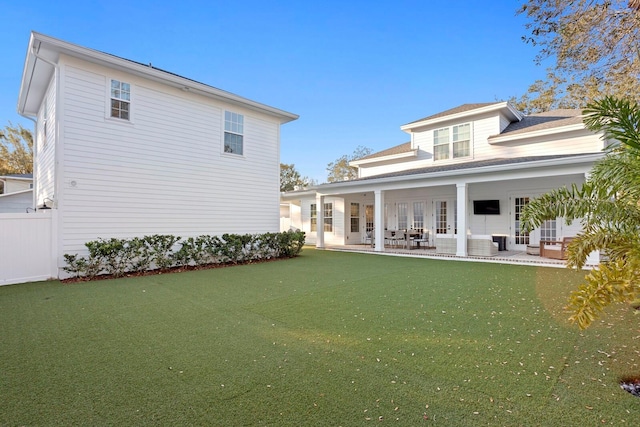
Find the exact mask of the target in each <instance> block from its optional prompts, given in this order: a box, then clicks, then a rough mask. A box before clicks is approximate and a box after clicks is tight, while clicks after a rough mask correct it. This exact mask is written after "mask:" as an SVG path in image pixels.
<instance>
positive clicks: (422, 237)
mask: <svg viewBox="0 0 640 427" xmlns="http://www.w3.org/2000/svg"><path fill="white" fill-rule="evenodd" d="M411 242H412V244H413V243H415V244H416V246H417V248H418V249H420V245H421V244H422V243H424V246H425V247H427V246H429V231H425V232H424V233H422V234H421V235H420V236H418V237H416V238H414V239H412V240H411Z"/></svg>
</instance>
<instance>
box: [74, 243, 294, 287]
mask: <svg viewBox="0 0 640 427" xmlns="http://www.w3.org/2000/svg"><path fill="white" fill-rule="evenodd" d="M304 241H305V233H304V232H303V231H287V232H283V233H263V234H223V235H222V236H208V235H203V236H198V237H189V238H186V239H183V238H181V237H179V236H173V235H167V234H154V235H152V236H144V237H134V238H132V239H117V238H110V239H102V238H99V239H98V240H92V241H90V242H87V243H85V246H86V248H87V251H88V253H87V255H86V256H79V255H78V254H64V259H65V262H66V266H65V267H63V270H64V271H66V272H67V273H69V274H70V275H71V277H73V278H80V277H83V278H88V279H93V278H95V277H96V276H99V275H105V274H106V275H111V276H114V277H120V276H123V275H125V274H128V273H129V274H130V273H142V272H145V271H151V270H166V269H169V268H172V267H199V266H207V265H219V264H244V263H250V262H256V261H264V260H269V259H276V258H293V257H296V256H298V255H299V254H300V252H301V251H302V247H303V246H304Z"/></svg>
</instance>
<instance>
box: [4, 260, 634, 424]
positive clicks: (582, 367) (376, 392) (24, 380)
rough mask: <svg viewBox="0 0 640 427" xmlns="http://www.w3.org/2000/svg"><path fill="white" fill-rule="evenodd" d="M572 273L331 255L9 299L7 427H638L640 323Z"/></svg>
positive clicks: (15, 291)
mask: <svg viewBox="0 0 640 427" xmlns="http://www.w3.org/2000/svg"><path fill="white" fill-rule="evenodd" d="M582 276H583V274H582V273H576V272H571V271H568V270H562V269H551V268H539V267H530V266H512V265H499V264H488V263H470V262H456V261H440V260H428V259H414V258H400V257H386V256H377V255H365V254H351V253H337V252H328V251H316V250H314V249H309V248H305V250H304V251H303V253H302V255H301V256H300V257H298V258H295V259H291V260H286V261H278V262H271V263H264V264H254V265H246V266H237V267H231V268H222V269H213V270H206V271H194V272H188V273H181V274H167V275H156V276H147V277H141V278H124V279H118V280H104V281H96V282H91V283H76V284H61V283H59V282H47V283H31V284H24V285H14V286H4V287H0V322H1V323H0V325H1V335H0V342H1V344H0V425H3V426H4V425H8V426H21V425H28V426H33V425H83V426H85V425H92V426H94V425H121V426H125V425H153V426H158V425H171V426H178V425H180V426H186V425H219V426H243V425H244V426H248V425H274V426H283V425H291V426H301V425H318V426H320V425H323V426H324V425H332V426H333V425H335V426H337V425H343V426H355V425H372V424H376V425H377V424H382V423H383V424H395V425H411V426H413V425H422V424H424V425H430V424H435V425H443V426H469V425H507V426H517V425H527V426H531V425H541V426H552V425H553V426H556V425H558V426H559V425H562V426H571V425H596V424H598V425H601V424H607V425H625V423H626V424H627V425H636V423H637V422H638V419H639V418H640V399H638V398H637V397H634V396H632V395H631V394H629V393H626V392H624V391H622V390H621V389H620V388H619V386H618V381H619V378H620V377H622V376H625V375H638V374H640V366H639V364H640V351H639V350H638V349H639V348H640V322H639V321H638V319H639V318H638V317H634V316H633V315H632V313H631V312H630V310H629V309H628V308H627V307H624V306H616V307H615V308H614V309H613V310H611V311H609V312H608V313H607V315H606V316H605V317H603V319H602V321H598V322H596V324H594V326H593V327H592V328H590V329H588V330H587V331H584V332H582V331H579V330H578V329H577V328H576V327H575V326H572V325H570V324H568V322H567V321H566V317H567V314H566V313H564V312H563V310H562V307H563V304H564V303H565V301H566V298H567V294H568V292H569V291H570V290H571V289H572V287H574V286H575V285H576V284H577V283H579V282H580V281H581V278H582Z"/></svg>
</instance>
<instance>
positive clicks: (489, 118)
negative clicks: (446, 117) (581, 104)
mask: <svg viewBox="0 0 640 427" xmlns="http://www.w3.org/2000/svg"><path fill="white" fill-rule="evenodd" d="M462 123H468V121H464V120H463V121H461V122H445V123H441V124H438V125H437V126H432V127H428V128H425V129H422V130H420V131H419V132H415V133H413V134H412V137H413V138H412V140H413V142H414V145H415V146H416V147H418V148H419V151H418V156H417V157H416V158H413V159H411V160H402V161H397V162H387V163H377V164H373V165H364V166H362V167H361V168H360V176H361V177H369V176H375V175H380V174H385V173H391V172H400V171H404V170H408V169H416V168H423V167H429V166H434V165H447V164H452V163H461V162H468V161H478V160H488V159H495V158H510V157H527V156H543V155H561V154H576V153H596V152H599V151H600V150H602V148H603V147H604V143H603V141H602V140H601V139H600V137H599V136H598V135H594V134H592V133H591V132H588V131H586V130H582V131H574V132H570V133H565V134H564V135H562V137H558V136H557V135H551V136H547V137H537V138H530V139H527V140H518V139H516V140H514V141H512V142H508V143H505V142H501V143H494V144H490V143H489V137H491V136H496V135H498V134H499V133H500V132H501V131H502V130H503V129H504V127H506V125H507V124H508V122H507V120H506V118H505V117H504V116H502V115H495V113H492V114H487V115H484V116H480V117H476V118H474V120H473V121H472V122H471V132H472V150H471V156H470V157H466V158H462V159H448V160H439V161H434V160H433V131H434V130H435V129H440V128H442V127H446V126H451V125H455V124H462Z"/></svg>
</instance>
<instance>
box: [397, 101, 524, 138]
mask: <svg viewBox="0 0 640 427" xmlns="http://www.w3.org/2000/svg"><path fill="white" fill-rule="evenodd" d="M505 109H506V110H507V111H508V113H510V115H511V119H513V120H517V121H520V120H522V117H523V115H522V113H520V112H519V111H518V110H516V109H515V108H513V106H512V105H511V104H509V103H508V102H500V103H498V104H491V105H487V106H486V107H480V108H476V109H473V110H467V111H463V112H460V113H455V114H451V115H447V116H441V117H436V118H433V119H427V120H422V121H419V122H413V123H407V124H406V125H402V126H400V130H402V131H404V132H407V133H411V130H412V129H415V128H421V127H425V126H432V125H436V124H438V123H442V122H447V121H451V120H458V119H460V120H462V119H466V118H468V117H471V116H476V115H478V114H483V113H489V112H492V111H500V110H505Z"/></svg>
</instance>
